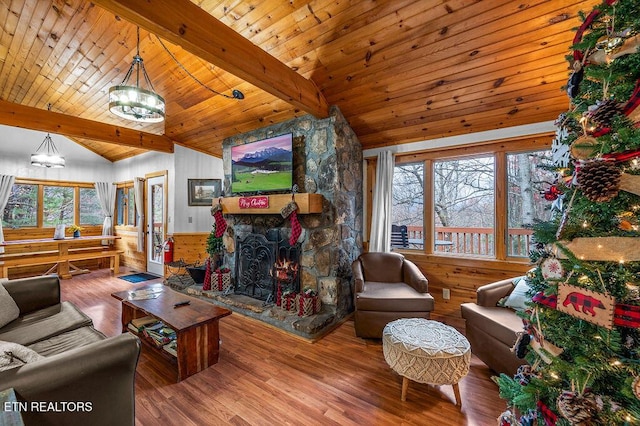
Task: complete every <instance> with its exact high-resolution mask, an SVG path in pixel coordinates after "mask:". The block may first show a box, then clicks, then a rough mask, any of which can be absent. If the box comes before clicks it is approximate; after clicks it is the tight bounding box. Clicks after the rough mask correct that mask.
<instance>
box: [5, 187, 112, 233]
mask: <svg viewBox="0 0 640 426" xmlns="http://www.w3.org/2000/svg"><path fill="white" fill-rule="evenodd" d="M103 221H104V216H103V214H102V209H101V208H100V203H99V201H98V197H97V192H96V190H95V188H94V187H93V184H92V183H88V182H86V183H84V182H83V183H80V182H55V183H52V182H50V181H40V180H34V179H20V178H17V179H16V182H15V183H14V184H13V187H12V188H11V194H10V195H9V200H8V202H7V206H6V207H5V209H4V211H3V212H2V225H3V226H4V227H6V228H7V229H17V228H53V227H55V226H56V225H67V226H69V225H73V224H78V225H85V226H95V225H100V224H102V222H103Z"/></svg>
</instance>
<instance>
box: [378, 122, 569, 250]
mask: <svg viewBox="0 0 640 426" xmlns="http://www.w3.org/2000/svg"><path fill="white" fill-rule="evenodd" d="M550 142H551V137H549V139H548V140H547V139H546V136H542V137H541V136H539V135H538V136H532V137H527V138H522V139H517V140H516V139H514V140H510V141H509V142H508V143H507V142H504V141H497V142H493V143H486V144H478V145H476V146H464V147H452V148H448V149H444V150H438V151H436V150H434V151H428V152H424V153H411V154H405V155H397V156H396V164H395V167H394V175H393V198H392V220H391V223H392V225H395V226H394V229H395V232H394V229H392V231H391V232H392V234H391V236H392V241H401V242H402V244H403V246H402V247H400V246H399V245H398V244H397V242H396V245H395V246H394V247H393V249H394V250H398V249H401V250H419V251H424V252H426V253H433V254H441V255H452V256H456V257H473V258H478V260H480V261H482V260H484V259H497V260H507V259H511V260H514V261H518V260H520V261H523V260H524V259H528V257H529V252H530V250H531V235H532V229H531V228H532V226H531V225H532V224H534V223H536V222H538V221H546V220H549V219H550V218H551V216H552V215H554V214H558V212H559V211H560V209H561V203H562V197H561V196H560V197H558V198H555V197H556V195H557V194H556V193H554V192H553V191H552V189H551V188H553V185H554V184H555V183H556V180H557V176H556V172H555V170H556V168H555V167H553V162H552V156H551V152H550V149H549V145H550ZM368 167H369V172H373V168H374V167H375V162H373V161H372V162H371V163H370V165H369V166H368ZM369 176H375V174H374V173H371V174H369ZM404 226H406V227H407V234H408V243H406V242H405V241H404V239H403V238H400V239H398V238H397V235H398V233H400V234H403V232H402V231H403V227H404ZM399 231H400V232H399ZM394 237H395V239H394ZM427 244H428V245H427Z"/></svg>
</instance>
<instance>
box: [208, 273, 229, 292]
mask: <svg viewBox="0 0 640 426" xmlns="http://www.w3.org/2000/svg"><path fill="white" fill-rule="evenodd" d="M211 288H212V289H213V290H218V291H222V292H224V293H226V292H227V291H229V290H230V289H231V272H220V271H215V272H214V273H213V274H211Z"/></svg>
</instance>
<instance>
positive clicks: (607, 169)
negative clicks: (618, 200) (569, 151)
mask: <svg viewBox="0 0 640 426" xmlns="http://www.w3.org/2000/svg"><path fill="white" fill-rule="evenodd" d="M577 183H578V187H579V188H580V190H581V191H582V193H583V194H584V196H585V197H587V199H589V200H590V201H593V202H606V201H610V200H611V199H613V198H614V197H615V196H616V195H618V192H619V184H620V169H619V168H618V166H617V165H616V163H615V162H613V161H608V160H591V161H582V162H581V164H580V168H579V171H578V173H577Z"/></svg>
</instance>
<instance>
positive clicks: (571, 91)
mask: <svg viewBox="0 0 640 426" xmlns="http://www.w3.org/2000/svg"><path fill="white" fill-rule="evenodd" d="M583 78H584V68H583V66H582V63H580V61H574V63H573V72H571V75H570V76H569V81H567V95H568V96H569V98H571V99H575V98H576V97H577V96H578V94H579V93H580V83H581V82H582V79H583Z"/></svg>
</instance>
